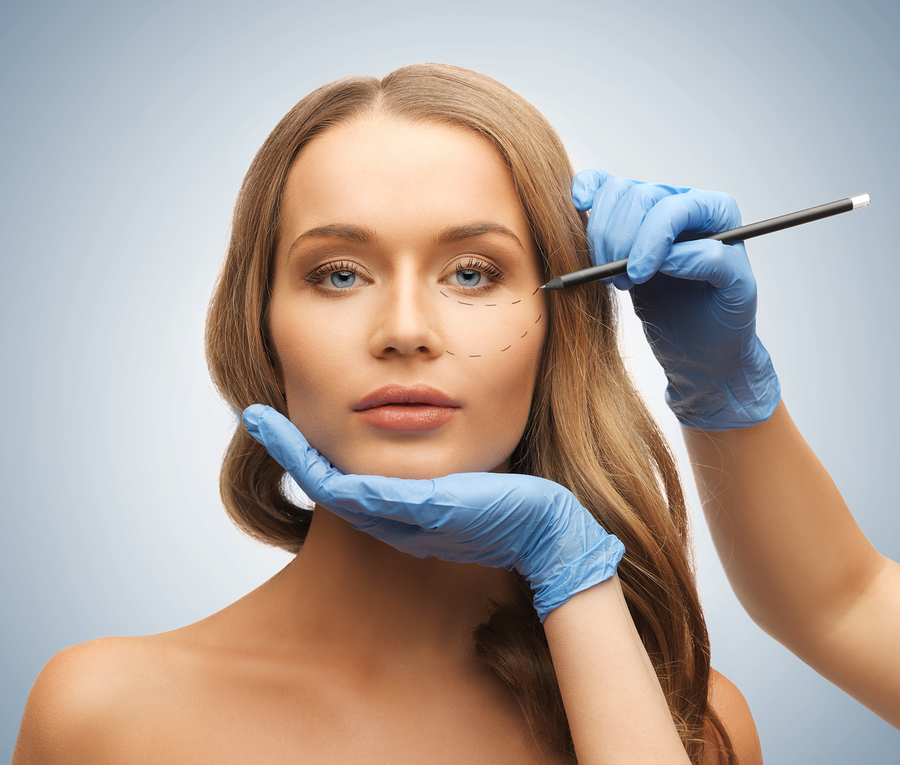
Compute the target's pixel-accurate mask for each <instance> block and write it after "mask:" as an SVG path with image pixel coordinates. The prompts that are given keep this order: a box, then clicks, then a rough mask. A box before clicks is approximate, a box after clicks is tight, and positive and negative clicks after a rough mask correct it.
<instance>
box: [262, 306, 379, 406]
mask: <svg viewBox="0 0 900 765" xmlns="http://www.w3.org/2000/svg"><path fill="white" fill-rule="evenodd" d="M359 324H360V317H359V316H354V315H353V313H352V312H347V311H343V312H341V311H340V310H339V306H329V305H324V306H323V305H321V304H319V305H316V306H315V307H313V306H311V305H309V304H308V303H306V302H304V301H302V300H299V299H298V300H295V301H280V302H276V301H273V305H272V310H271V313H270V319H269V328H270V332H271V337H272V343H273V345H274V346H275V352H276V354H277V356H278V360H279V363H280V365H281V370H282V375H283V382H284V387H285V390H286V392H287V395H288V400H289V401H291V400H293V401H297V400H298V399H306V400H309V401H320V400H321V401H322V403H325V400H327V398H328V394H329V392H333V391H334V387H335V386H334V381H335V380H336V379H340V375H341V374H344V373H346V370H347V368H348V366H350V365H352V364H353V362H354V354H355V353H358V347H357V346H358V345H359V343H360V337H361V336H362V330H361V326H359Z"/></svg>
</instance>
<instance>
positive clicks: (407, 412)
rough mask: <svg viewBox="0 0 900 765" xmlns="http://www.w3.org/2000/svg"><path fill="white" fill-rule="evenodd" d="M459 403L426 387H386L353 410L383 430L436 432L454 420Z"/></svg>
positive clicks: (373, 393) (365, 420)
mask: <svg viewBox="0 0 900 765" xmlns="http://www.w3.org/2000/svg"><path fill="white" fill-rule="evenodd" d="M459 408H460V404H459V402H457V401H454V400H453V399H452V398H450V397H449V396H447V395H446V394H444V393H442V392H441V391H439V390H437V389H435V388H431V387H429V386H427V385H413V386H411V387H407V386H403V385H385V386H384V387H383V388H379V389H378V390H376V391H373V392H372V393H370V394H369V395H368V396H366V397H365V398H364V399H363V400H362V401H360V402H359V403H358V404H356V405H355V406H354V407H353V411H355V412H356V413H357V414H358V415H359V417H360V419H362V420H363V421H364V422H366V423H368V424H369V425H371V426H373V427H376V428H379V429H380V430H390V431H394V432H411V431H422V430H434V429H435V428H439V427H441V425H444V424H446V423H448V422H449V421H450V420H452V419H453V417H454V415H455V414H456V412H457V411H458V410H459Z"/></svg>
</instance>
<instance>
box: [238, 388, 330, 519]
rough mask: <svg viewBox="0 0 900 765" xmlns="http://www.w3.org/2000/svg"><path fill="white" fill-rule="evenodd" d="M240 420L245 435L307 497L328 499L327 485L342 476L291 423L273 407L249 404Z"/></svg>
mask: <svg viewBox="0 0 900 765" xmlns="http://www.w3.org/2000/svg"><path fill="white" fill-rule="evenodd" d="M242 419H243V422H244V425H245V426H246V428H247V432H248V433H249V434H250V435H251V436H252V437H253V438H255V439H256V440H257V441H259V442H260V443H261V444H262V445H263V446H265V447H266V451H267V452H268V453H269V454H270V455H271V456H272V457H273V458H274V459H275V461H276V462H278V464H279V465H281V467H283V468H284V469H285V470H287V471H288V473H290V474H291V477H292V478H293V479H294V480H295V481H296V482H297V484H298V485H299V486H300V488H301V489H302V490H303V491H304V492H305V493H306V495H307V496H308V497H310V498H311V499H313V500H314V501H316V502H318V503H320V504H325V503H326V502H327V499H328V491H327V489H326V484H327V483H328V482H329V481H332V480H333V479H335V478H339V477H341V476H343V473H341V471H340V470H338V469H337V468H334V467H332V466H331V463H330V462H329V461H328V460H327V459H325V458H324V457H323V456H322V455H321V454H319V453H318V452H317V451H316V450H315V449H313V448H312V447H311V446H310V445H309V442H308V441H307V440H306V439H305V438H304V437H303V434H302V433H301V432H300V431H299V430H297V428H296V427H294V424H293V423H292V422H291V421H290V420H289V419H287V417H285V416H284V415H282V414H280V413H279V412H277V411H276V410H274V409H272V407H270V406H264V405H262V404H252V405H251V406H248V407H247V408H246V409H245V410H244V414H243V417H242Z"/></svg>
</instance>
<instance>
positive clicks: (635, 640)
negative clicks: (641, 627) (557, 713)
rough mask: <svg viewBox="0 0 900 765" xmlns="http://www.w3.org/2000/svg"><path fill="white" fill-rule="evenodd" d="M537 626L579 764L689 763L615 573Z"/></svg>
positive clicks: (556, 610) (581, 593) (573, 598)
mask: <svg viewBox="0 0 900 765" xmlns="http://www.w3.org/2000/svg"><path fill="white" fill-rule="evenodd" d="M544 629H545V631H546V634H547V641H548V643H549V645H550V652H551V654H552V656H553V666H554V668H555V670H556V676H557V679H558V682H559V688H560V692H561V694H562V698H563V703H564V704H565V708H566V715H567V717H568V720H569V727H570V729H571V731H572V739H573V741H574V743H575V751H576V754H577V756H578V762H579V763H580V765H600V764H601V763H616V764H617V765H627V763H647V762H653V763H660V764H668V763H688V762H689V759H688V757H687V754H686V752H685V750H684V747H683V746H682V744H681V739H680V738H679V736H678V733H677V731H676V730H675V725H674V723H673V721H672V717H671V714H670V712H669V708H668V705H667V704H666V700H665V697H664V696H663V692H662V688H661V687H660V685H659V681H658V679H657V677H656V673H655V672H654V670H653V665H652V664H651V663H650V659H649V657H648V656H647V652H646V650H645V649H644V645H643V643H642V642H641V639H640V636H639V635H638V633H637V630H636V629H635V626H634V622H633V621H632V619H631V614H630V613H629V612H628V607H627V605H626V603H625V598H624V596H623V594H622V587H621V584H620V583H619V578H618V577H617V576H616V577H613V578H612V579H608V580H607V581H605V582H601V583H600V584H597V585H594V586H593V587H591V588H590V589H587V590H584V591H583V592H580V593H578V594H577V595H575V596H574V597H572V598H571V599H570V600H569V601H568V602H566V603H565V604H563V605H562V606H560V607H559V608H557V609H555V610H554V611H552V612H551V613H550V614H549V615H548V616H547V619H546V621H545V622H544Z"/></svg>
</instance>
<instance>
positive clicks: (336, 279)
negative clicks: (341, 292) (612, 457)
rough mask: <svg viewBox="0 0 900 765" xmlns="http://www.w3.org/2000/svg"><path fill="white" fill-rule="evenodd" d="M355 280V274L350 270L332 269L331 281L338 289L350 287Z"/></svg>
mask: <svg viewBox="0 0 900 765" xmlns="http://www.w3.org/2000/svg"><path fill="white" fill-rule="evenodd" d="M355 281H356V274H354V273H353V272H352V271H332V273H331V283H332V284H333V285H334V286H335V287H337V288H338V289H341V288H344V287H352V286H353V282H355Z"/></svg>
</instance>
